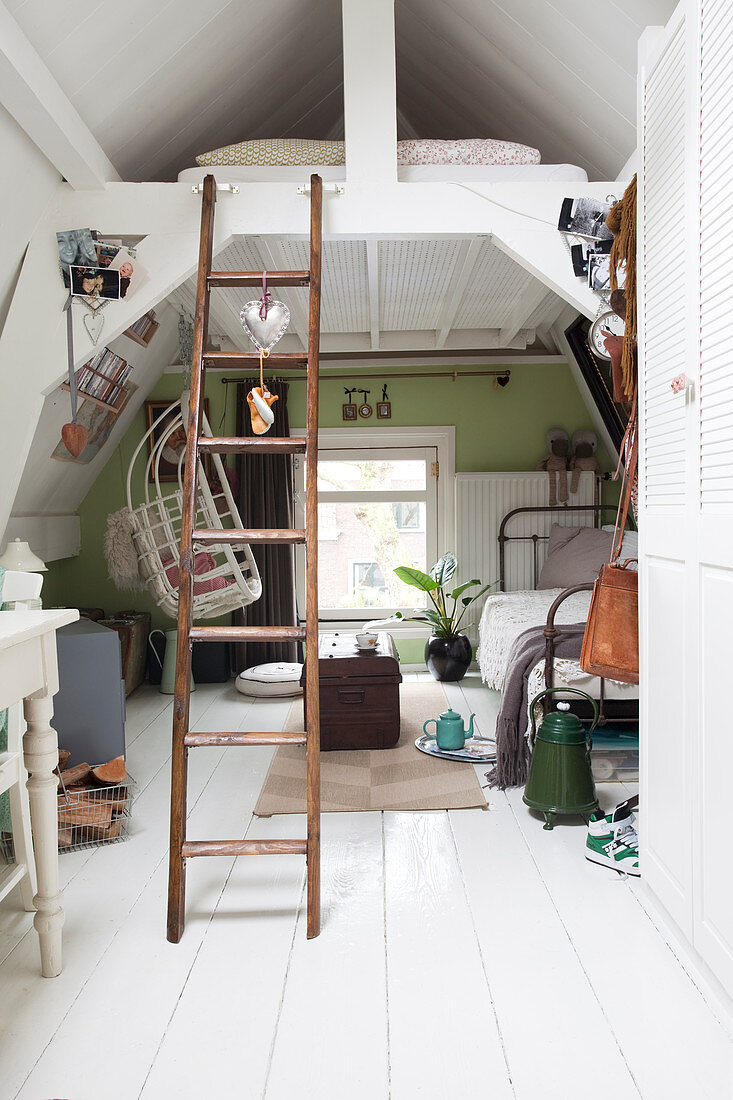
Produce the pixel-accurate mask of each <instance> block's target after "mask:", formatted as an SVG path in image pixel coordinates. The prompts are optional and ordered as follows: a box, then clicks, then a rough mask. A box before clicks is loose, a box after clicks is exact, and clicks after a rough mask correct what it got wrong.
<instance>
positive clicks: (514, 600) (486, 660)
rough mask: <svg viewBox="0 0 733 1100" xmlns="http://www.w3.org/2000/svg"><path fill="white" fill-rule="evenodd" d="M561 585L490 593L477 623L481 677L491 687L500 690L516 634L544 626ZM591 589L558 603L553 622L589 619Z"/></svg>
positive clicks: (577, 621) (576, 593) (575, 593)
mask: <svg viewBox="0 0 733 1100" xmlns="http://www.w3.org/2000/svg"><path fill="white" fill-rule="evenodd" d="M561 591H562V589H561V588H545V589H542V590H540V591H533V592H498V593H496V594H495V595H493V596H489V598H488V599H487V601H486V603H485V604H484V610H483V613H482V615H481V622H480V624H479V648H478V663H479V668H480V669H481V678H482V680H484V682H485V683H486V684H488V686H489V687H490V688H495V689H496V690H497V691H501V690H502V688H503V686H504V677H505V676H506V671H507V662H508V660H509V653H510V651H511V648H512V646H513V645H514V642H515V641H516V639H517V638H518V637H519V635H520V634H521V633H522V632H523V631H525V630H529V628H530V627H531V626H543V625H544V623H545V621H546V619H547V612H548V611H549V610H550V606H551V605H552V603H553V601H554V600H555V599H557V597H558V596H559V595H560V593H561ZM590 597H591V593H590V592H574V593H573V594H572V596H568V598H567V600H565V602H564V603H562V604H560V607H559V608H558V611H557V615H556V616H555V622H556V623H557V624H558V625H560V624H562V623H565V624H567V623H581V622H584V621H585V620H586V619H587V618H588V608H589V607H590Z"/></svg>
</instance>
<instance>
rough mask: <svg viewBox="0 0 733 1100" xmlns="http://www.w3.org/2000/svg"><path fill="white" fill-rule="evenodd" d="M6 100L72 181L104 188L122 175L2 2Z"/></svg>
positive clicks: (0, 84)
mask: <svg viewBox="0 0 733 1100" xmlns="http://www.w3.org/2000/svg"><path fill="white" fill-rule="evenodd" d="M0 101H1V102H2V104H3V106H4V107H5V109H6V110H7V111H8V112H9V114H11V115H12V117H13V118H14V119H15V121H16V122H17V123H18V125H19V126H20V127H22V129H23V130H25V132H26V133H27V134H28V137H29V138H31V140H32V141H33V142H35V144H36V145H37V146H38V148H39V149H40V150H41V152H42V153H43V154H44V156H45V157H46V158H47V159H48V160H49V161H50V162H51V164H53V165H54V167H55V168H57V169H58V171H59V172H60V173H61V175H62V176H63V177H64V179H66V180H67V181H68V182H69V183H70V184H71V186H72V187H75V188H79V189H82V190H86V189H90V188H103V187H104V186H105V184H106V183H107V182H109V181H110V180H119V178H120V177H119V175H118V173H117V170H116V168H115V167H114V165H113V164H112V162H111V161H110V160H109V158H108V157H107V154H106V153H105V152H104V150H103V149H102V147H101V145H100V144H99V143H98V141H97V140H96V138H95V137H94V135H93V134H92V132H91V130H90V129H89V128H88V126H87V125H86V123H85V122H84V121H83V120H82V118H81V116H80V115H79V113H78V111H77V110H76V108H75V107H74V106H73V104H72V103H71V102H70V100H69V99H68V97H67V96H66V95H65V94H64V92H63V91H62V89H61V88H60V87H59V85H58V83H57V82H56V80H55V79H54V78H53V76H52V75H51V73H50V72H49V70H48V68H47V66H46V65H45V64H44V62H43V61H42V60H41V58H40V57H39V55H38V54H37V53H36V51H35V49H34V48H33V46H32V45H31V43H30V42H29V41H28V39H27V38H26V36H25V35H24V34H23V31H22V30H21V29H20V27H19V26H18V24H17V23H16V21H15V20H14V19H13V17H12V15H11V14H10V12H9V11H8V9H7V8H6V6H5V4H3V3H2V2H0ZM19 183H21V185H22V181H19Z"/></svg>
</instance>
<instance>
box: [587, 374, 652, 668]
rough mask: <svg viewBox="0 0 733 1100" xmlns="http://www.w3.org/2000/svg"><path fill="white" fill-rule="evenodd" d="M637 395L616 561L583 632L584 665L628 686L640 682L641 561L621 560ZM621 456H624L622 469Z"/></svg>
mask: <svg viewBox="0 0 733 1100" xmlns="http://www.w3.org/2000/svg"><path fill="white" fill-rule="evenodd" d="M635 414H636V395H634V403H633V409H632V413H631V419H630V420H629V427H628V428H627V431H626V435H625V436H624V441H623V443H622V445H621V456H622V459H623V458H625V459H626V464H625V468H624V478H623V483H622V486H621V497H620V500H619V508H618V514H617V516H616V530H615V531H614V535H613V543H612V546H611V560H610V562H608V564H606V565H602V566H601V571H600V573H599V574H598V579H597V580H596V582H595V584H594V585H593V595H592V596H591V601H590V610H589V612H588V622H587V623H586V627H585V634H584V635H583V648H582V650H581V653H580V667H581V668H582V669H583V672H588V673H590V674H591V675H593V676H605V677H606V678H607V679H609V680H620V681H621V682H622V683H626V684H638V683H639V590H638V577H639V574H638V573H637V572H636V570H635V569H630V568H629V566H630V565H631V564H632V563H633V562H634V561H635V560H636V559H635V558H627V559H626V561H624V562H619V560H618V559H619V554H620V551H621V542H622V540H623V537H624V530H625V528H626V518H627V516H628V511H629V503H630V501H631V493H632V489H633V485H634V478H635V476H636V468H637V463H638V441H637V430H636V415H635ZM620 466H621V459H620V460H619V467H620Z"/></svg>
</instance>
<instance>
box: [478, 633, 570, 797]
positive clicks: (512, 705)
mask: <svg viewBox="0 0 733 1100" xmlns="http://www.w3.org/2000/svg"><path fill="white" fill-rule="evenodd" d="M559 630H560V633H559V634H558V636H557V637H556V638H555V656H556V657H571V658H574V659H575V660H577V659H578V657H580V648H581V646H582V644H583V634H584V633H585V623H572V624H571V625H570V626H565V625H564V624H563V626H562V627H561V628H559ZM543 631H544V625H543V626H533V627H530V629H529V630H525V631H524V633H522V634H520V635H519V637H518V638H517V640H516V641H515V643H514V645H513V646H512V648H511V652H510V653H509V660H508V662H507V674H506V679H505V680H504V690H503V691H502V693H501V707H500V709H499V715H498V717H497V719H496V767H495V768H493V770H492V771H491V772H489V774H488V780H489V786H490V787H499V789H500V790H502V791H503V790H504V789H505V788H506V787H518V786H521V784H522V783H526V781H527V771H528V768H529V745H528V743H527V738H526V736H525V734H526V732H527V707H528V706H529V696H528V682H529V677H530V674H531V672H532V669H533V668H534V666H535V665H536V664H537V662H538V661H541V660H543V658H544V656H545V636H544V633H543Z"/></svg>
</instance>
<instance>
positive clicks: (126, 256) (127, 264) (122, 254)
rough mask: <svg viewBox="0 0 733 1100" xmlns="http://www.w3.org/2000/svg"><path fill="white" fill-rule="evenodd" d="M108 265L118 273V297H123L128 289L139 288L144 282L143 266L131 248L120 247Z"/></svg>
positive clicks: (144, 272) (145, 274) (135, 289)
mask: <svg viewBox="0 0 733 1100" xmlns="http://www.w3.org/2000/svg"><path fill="white" fill-rule="evenodd" d="M109 266H110V270H111V271H119V273H120V298H124V297H125V295H126V294H127V292H128V290H129V289H132V290H134V291H137V290H139V289H140V287H141V286H142V285H143V283H144V282H145V279H146V276H147V273H146V271H145V268H144V267H143V265H142V264H141V263H140V261H139V260H138V258H137V255H136V254H135V251H134V250H133V249H131V248H121V249H120V250H119V252H118V253H117V255H116V256H115V257H114V259H113V260H112V262H111V263H110V265H109Z"/></svg>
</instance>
